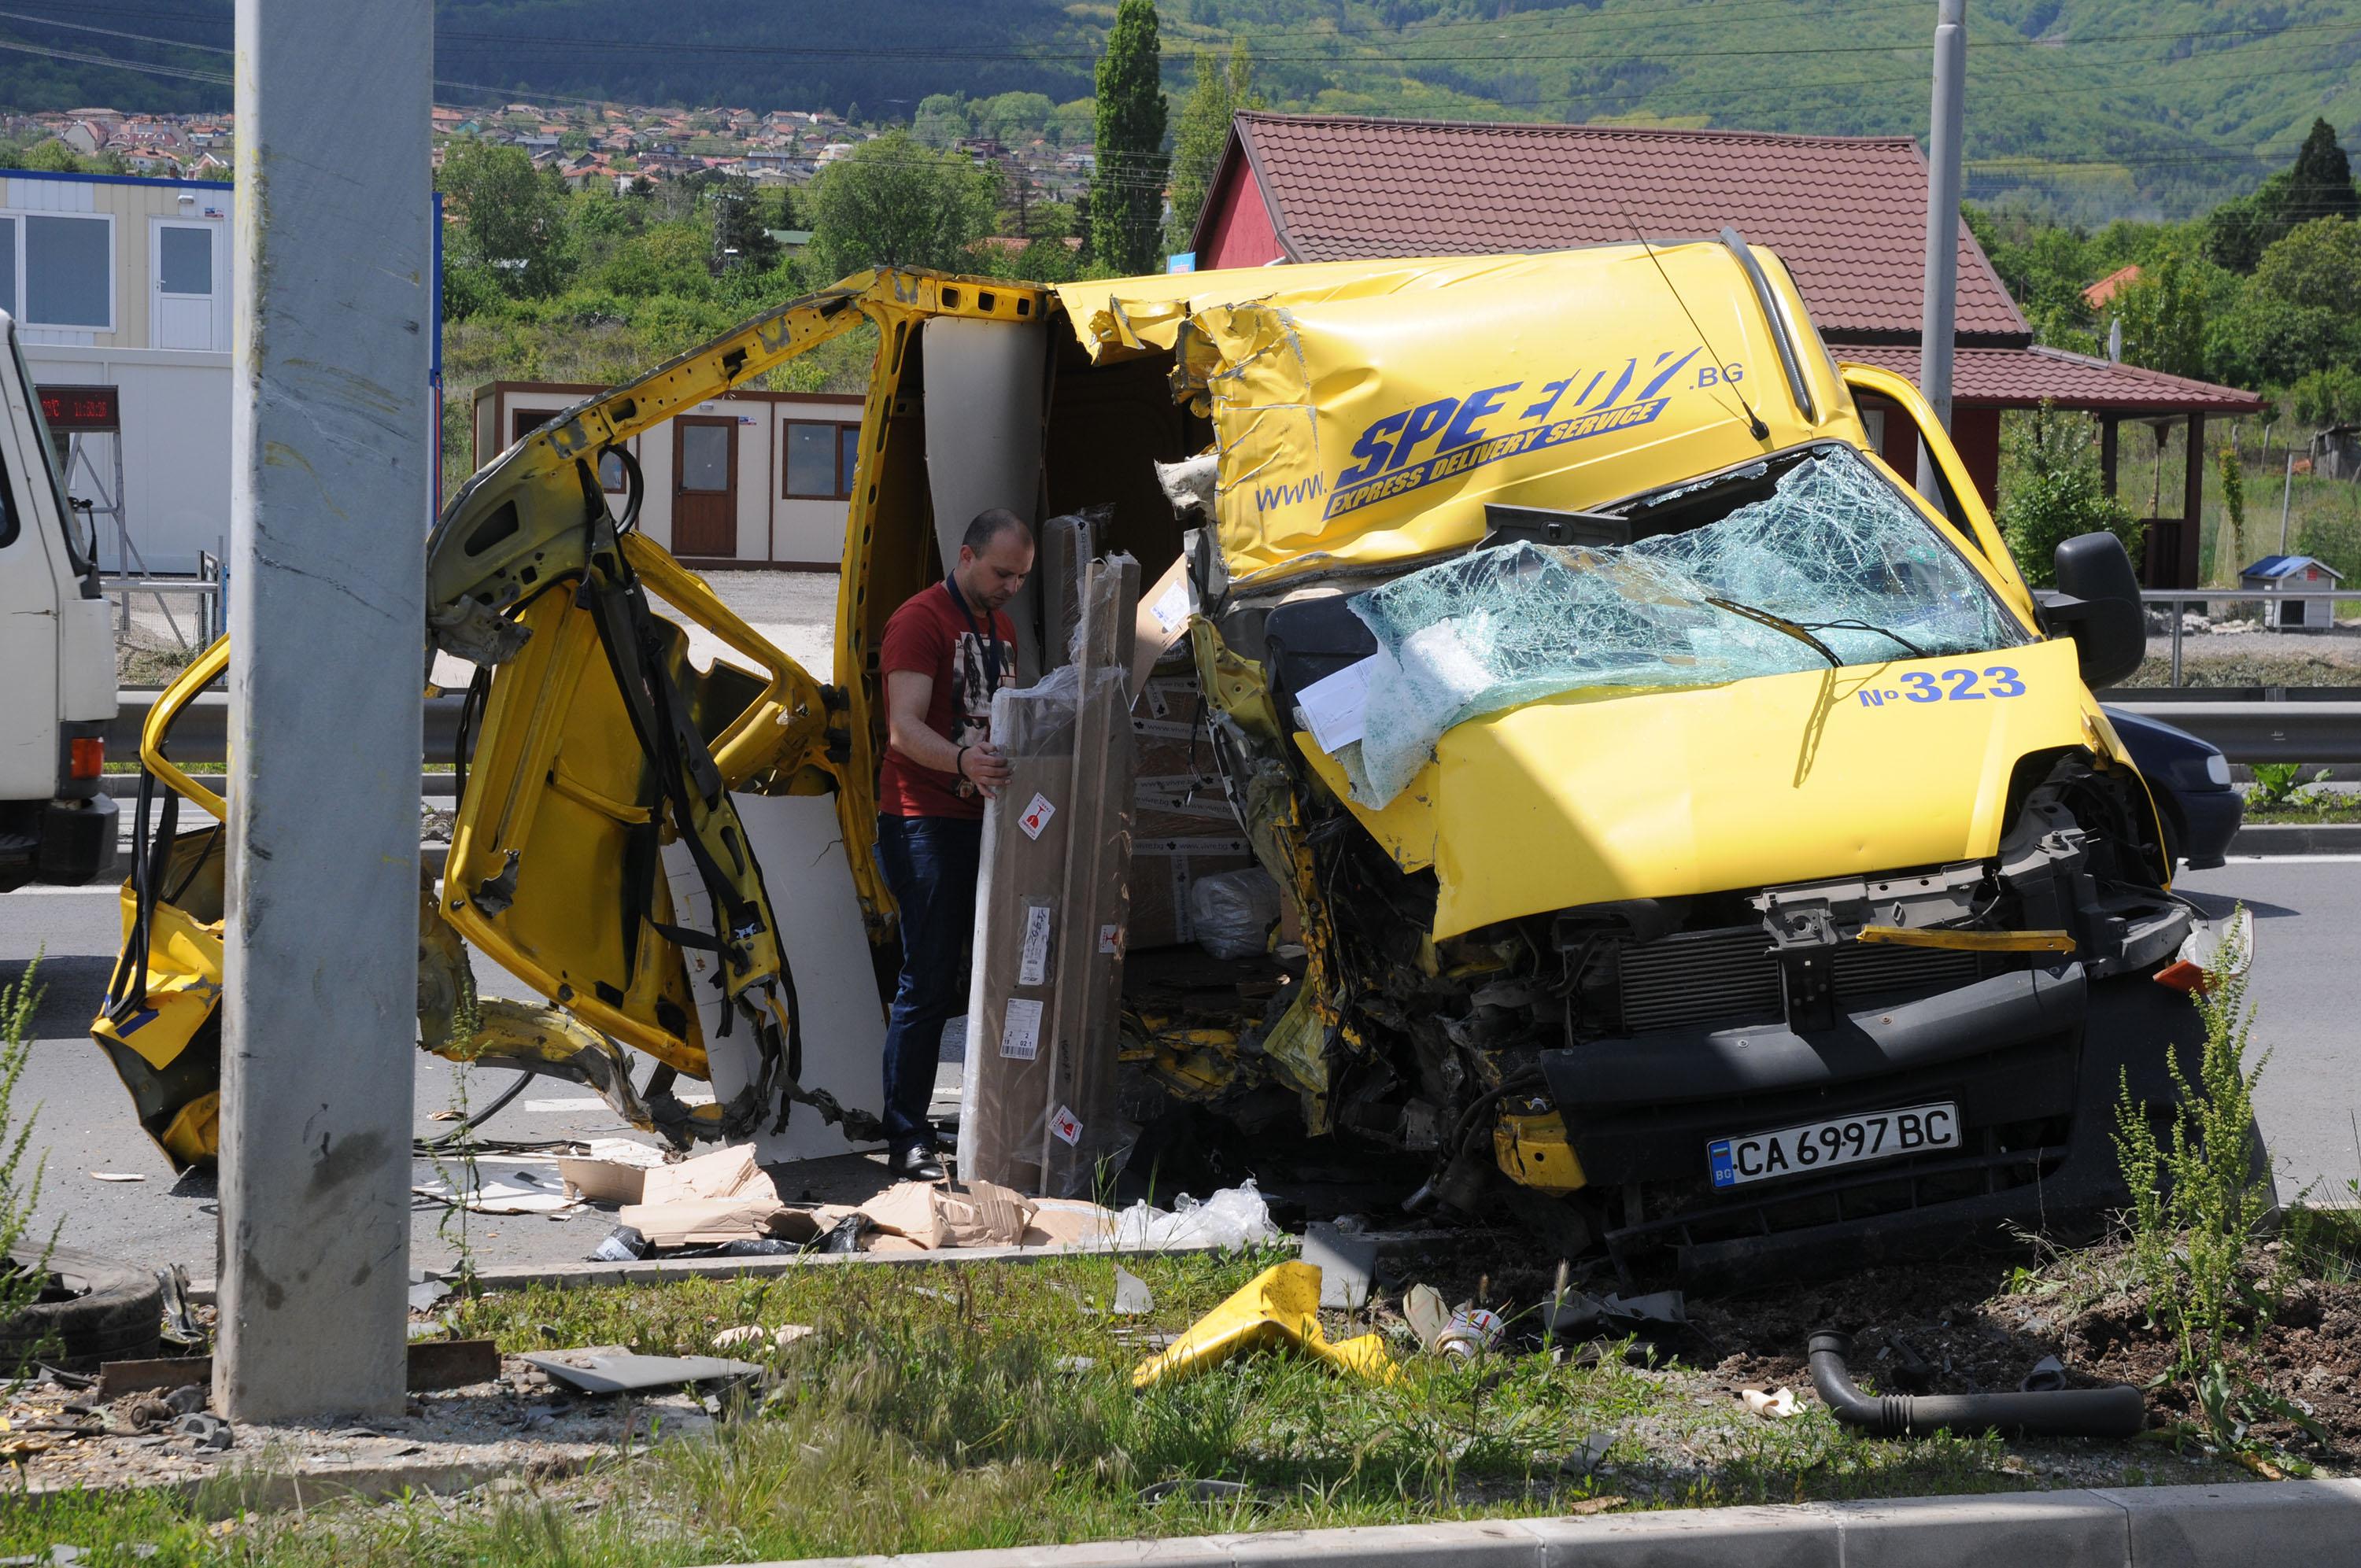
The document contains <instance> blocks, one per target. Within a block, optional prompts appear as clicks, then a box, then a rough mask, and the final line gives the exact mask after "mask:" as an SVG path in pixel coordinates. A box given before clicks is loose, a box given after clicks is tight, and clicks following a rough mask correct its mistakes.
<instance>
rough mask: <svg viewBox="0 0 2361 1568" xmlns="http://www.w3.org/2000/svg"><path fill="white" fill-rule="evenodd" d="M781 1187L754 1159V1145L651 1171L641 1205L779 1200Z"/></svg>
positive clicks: (745, 1145) (731, 1147)
mask: <svg viewBox="0 0 2361 1568" xmlns="http://www.w3.org/2000/svg"><path fill="white" fill-rule="evenodd" d="M778 1196H779V1191H778V1186H777V1184H776V1183H774V1181H772V1179H770V1177H769V1176H768V1175H767V1174H766V1173H765V1172H764V1171H763V1167H762V1164H761V1162H759V1161H758V1160H756V1159H755V1157H754V1146H753V1145H752V1144H738V1145H735V1146H730V1147H728V1148H720V1149H716V1150H714V1151H713V1152H712V1153H711V1154H706V1155H699V1156H697V1157H696V1158H695V1159H685V1160H682V1161H681V1162H680V1163H679V1164H678V1165H659V1166H655V1167H653V1168H650V1169H649V1170H648V1172H647V1177H646V1179H645V1181H644V1182H643V1184H642V1188H641V1191H640V1201H641V1202H642V1203H649V1204H654V1203H679V1202H687V1201H696V1200H698V1199H710V1198H768V1199H771V1200H773V1201H776V1200H777V1198H778Z"/></svg>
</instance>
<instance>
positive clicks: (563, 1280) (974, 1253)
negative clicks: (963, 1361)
mask: <svg viewBox="0 0 2361 1568" xmlns="http://www.w3.org/2000/svg"><path fill="white" fill-rule="evenodd" d="M1275 1245H1279V1246H1292V1245H1297V1238H1295V1237H1292V1236H1287V1237H1282V1238H1281V1239H1280V1240H1279V1242H1278V1243H1277V1244H1275ZM1224 1250H1226V1249H1224V1247H1222V1246H1221V1245H1219V1244H1206V1245H1188V1246H1164V1247H1104V1246H1091V1245H1084V1244H1080V1243H1050V1244H1049V1245H1043V1246H969V1247H957V1246H947V1247H937V1248H935V1249H934V1250H932V1251H930V1252H855V1253H828V1252H803V1253H783V1254H779V1255H775V1256H758V1257H649V1258H641V1259H638V1260H636V1261H634V1262H631V1263H572V1264H537V1263H525V1264H512V1265H510V1266H506V1267H502V1268H487V1269H483V1270H481V1271H479V1272H478V1274H477V1276H476V1288H478V1290H481V1291H483V1292H484V1293H486V1294H487V1295H489V1294H492V1293H494V1292H498V1291H502V1290H524V1289H529V1288H532V1287H533V1286H535V1285H546V1286H549V1287H551V1288H555V1289H560V1290H573V1289H581V1288H587V1287H589V1286H594V1285H655V1284H660V1283H662V1282H664V1281H665V1280H668V1279H735V1278H737V1277H739V1276H740V1275H744V1274H753V1275H761V1274H786V1273H791V1272H793V1271H794V1270H796V1269H798V1268H835V1267H851V1268H896V1267H900V1268H912V1267H915V1268H926V1267H930V1266H942V1265H945V1264H957V1263H1040V1262H1044V1261H1047V1260H1049V1259H1053V1258H1061V1257H1113V1258H1126V1257H1179V1256H1183V1255H1190V1254H1195V1253H1213V1252H1222V1251H1224ZM437 1277H438V1278H439V1277H442V1276H440V1275H438V1276H437ZM214 1286H215V1281H214V1280H211V1279H201V1280H198V1281H196V1282H195V1283H194V1284H192V1285H191V1286H190V1287H189V1293H188V1294H189V1299H190V1300H191V1301H192V1302H194V1303H195V1304H196V1305H198V1306H201V1307H202V1306H211V1305H213V1304H214Z"/></svg>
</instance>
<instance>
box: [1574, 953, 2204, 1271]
mask: <svg viewBox="0 0 2361 1568" xmlns="http://www.w3.org/2000/svg"><path fill="white" fill-rule="evenodd" d="M2201 1046H2202V1027H2201V1025H2200V1023H2199V1019H2198V1016H2197V1012H2196V1009H2195V1008H2194V1007H2192V1006H2191V1004H2190V1003H2189V1000H2188V998H2187V997H2186V996H2184V995H2182V994H2180V992H2174V991H2170V990H2168V989H2166V988H2165V987H2162V986H2159V985H2157V984H2154V983H2153V982H2151V981H2149V980H2148V979H2147V978H2146V977H2145V976H2140V975H2135V976H2125V977H2122V978H2117V979H2112V980H2106V981H2096V982H2092V981H2086V980H2085V979H2084V977H2083V974H2082V970H2081V966H2080V965H2077V964H2066V965H2062V966H2059V968H2058V969H2055V970H2028V971H2020V972H2019V973H2017V974H2014V975H2007V976H2001V977H1995V978H1994V979H1989V980H1984V981H1978V982H1976V983H1975V984H1973V985H1969V986H1963V987H1960V988H1958V989H1957V990H1954V991H1949V992H1938V993H1937V994H1936V995H1933V996H1929V997H1925V998H1920V999H1917V1000H1916V1001H1912V1002H1908V1003H1898V1004H1895V1005H1893V1006H1889V1007H1885V1008H1872V1009H1863V1010H1856V1011H1855V1012H1853V1013H1852V1014H1850V1015H1849V1016H1847V1017H1845V1018H1841V1019H1840V1020H1839V1026H1838V1027H1837V1028H1836V1029H1833V1030H1825V1031H1815V1032H1813V1033H1812V1034H1809V1035H1799V1034H1795V1033H1794V1032H1792V1031H1790V1030H1788V1029H1787V1028H1785V1026H1784V1025H1759V1026H1754V1027H1750V1028H1745V1029H1728V1030H1718V1031H1708V1030H1702V1029H1699V1030H1660V1031H1654V1032H1652V1033H1651V1034H1650V1035H1648V1036H1634V1037H1633V1038H1632V1039H1630V1040H1620V1041H1594V1042H1589V1043H1587V1044H1585V1045H1577V1046H1569V1047H1565V1048H1563V1049H1559V1050H1553V1051H1551V1052H1548V1053H1546V1054H1545V1056H1544V1058H1543V1070H1544V1073H1545V1075H1546V1077H1547V1079H1548V1082H1549V1087H1550V1091H1551V1097H1552V1099H1553V1100H1554V1101H1555V1102H1556V1104H1557V1106H1558V1110H1559V1113H1560V1114H1561V1116H1563V1118H1564V1119H1565V1124H1566V1129H1567V1132H1568V1134H1569V1135H1570V1137H1571V1140H1572V1142H1573V1144H1574V1148H1575V1153H1576V1157H1578V1158H1579V1160H1580V1161H1581V1166H1582V1169H1583V1171H1584V1173H1585V1175H1586V1176H1587V1178H1588V1179H1589V1181H1590V1183H1591V1185H1592V1187H1593V1188H1594V1189H1598V1190H1603V1191H1612V1190H1618V1189H1620V1190H1622V1191H1623V1192H1625V1193H1626V1194H1636V1195H1638V1198H1639V1204H1638V1212H1637V1213H1636V1214H1635V1213H1634V1212H1632V1208H1631V1206H1629V1205H1627V1207H1626V1210H1625V1215H1624V1220H1625V1223H1623V1224H1622V1225H1621V1226H1620V1228H1616V1229H1612V1230H1609V1233H1608V1234H1607V1241H1608V1245H1609V1248H1610V1249H1611V1250H1612V1251H1613V1252H1614V1253H1615V1254H1616V1255H1618V1257H1619V1258H1621V1257H1630V1256H1640V1255H1651V1254H1653V1255H1663V1254H1664V1253H1667V1252H1669V1253H1671V1254H1672V1255H1674V1256H1675V1260H1676V1262H1677V1265H1678V1267H1679V1270H1680V1273H1681V1275H1682V1277H1683V1278H1684V1279H1686V1280H1689V1281H1691V1282H1693V1283H1695V1284H1697V1285H1701V1286H1702V1285H1711V1284H1723V1285H1742V1284H1745V1283H1750V1282H1755V1283H1759V1282H1761V1281H1763V1280H1765V1279H1770V1278H1775V1277H1781V1276H1793V1275H1803V1274H1818V1275H1825V1274H1827V1273H1828V1271H1829V1268H1830V1265H1831V1260H1833V1259H1839V1258H1840V1259H1842V1260H1843V1261H1844V1264H1845V1266H1861V1265H1867V1264H1869V1263H1872V1262H1879V1261H1889V1260H1904V1259H1924V1258H1927V1257H1930V1256H1939V1255H1946V1254H1949V1253H1954V1252H1960V1251H1966V1250H1969V1249H1971V1248H1975V1247H1977V1246H1980V1245H1989V1244H1991V1243H1993V1242H1997V1241H2001V1240H2003V1239H2004V1238H2005V1236H2006V1235H2007V1234H2008V1233H2009V1232H2010V1231H2011V1230H2026V1231H2045V1232H2050V1233H2056V1234H2076V1233H2080V1232H2083V1231H2086V1230H2091V1229H2095V1227H2096V1226H2097V1225H2098V1224H2099V1223H2103V1216H2104V1215H2105V1213H2106V1212H2108V1211H2111V1210H2114V1209H2116V1208H2120V1207H2121V1206H2122V1205H2123V1203H2124V1202H2125V1189H2124V1186H2123V1179H2122V1175H2121V1172H2120V1171H2119V1169H2118V1168H2117V1164H2116V1159H2115V1154H2114V1144H2113V1137H2112V1135H2113V1133H2114V1127H2115V1107H2116V1105H2117V1103H2118V1102H2119V1099H2120V1097H2121V1092H2122V1089H2123V1086H2124V1085H2125V1083H2126V1081H2127V1082H2128V1084H2129V1087H2130V1090H2131V1093H2132V1096H2133V1098H2134V1099H2135V1100H2136V1101H2137V1102H2141V1103H2145V1104H2150V1105H2154V1104H2159V1103H2163V1104H2169V1103H2171V1102H2174V1100H2175V1098H2176V1096H2175V1093H2174V1091H2173V1087H2172V1080H2171V1076H2170V1073H2169V1070H2168V1066H2167V1063H2168V1061H2169V1059H2170V1058H2172V1056H2173V1055H2174V1054H2175V1053H2178V1054H2179V1056H2180V1063H2181V1066H2182V1069H2183V1070H2184V1072H2185V1073H2186V1074H2188V1075H2189V1076H2191V1078H2192V1079H2193V1077H2194V1075H2195V1072H2196V1066H2197V1055H2198V1051H2199V1049H2200V1047H2201ZM1934 1102H1948V1103H1952V1104H1956V1105H1957V1106H1958V1107H1959V1109H1960V1123H1961V1125H1962V1130H1963V1137H1962V1140H1961V1145H1960V1147H1958V1148H1956V1149H1947V1150H1943V1151H1940V1152H1935V1153H1928V1154H1924V1155H1916V1156H1912V1157H1906V1158H1904V1159H1899V1160H1892V1161H1886V1162H1883V1163H1879V1164H1873V1165H1866V1166H1858V1167H1850V1168H1847V1169H1846V1170H1845V1171H1844V1172H1843V1173H1842V1174H1841V1175H1837V1176H1830V1177H1824V1178H1817V1179H1815V1178H1812V1177H1809V1176H1804V1177H1795V1178H1787V1179H1773V1180H1769V1181H1762V1182H1754V1183H1749V1184H1747V1185H1744V1186H1740V1187H1733V1188H1727V1189H1719V1190H1717V1189H1715V1188H1714V1187H1713V1186H1712V1184H1711V1179H1710V1177H1709V1174H1708V1156H1707V1152H1706V1151H1707V1146H1708V1145H1709V1144H1710V1143H1712V1142H1713V1141H1714V1140H1716V1139H1719V1138H1726V1137H1730V1136H1733V1135H1741V1134H1746V1133H1751V1132H1755V1131H1758V1130H1761V1129H1766V1128H1773V1127H1782V1126H1792V1125H1796V1124H1804V1123H1808V1122H1817V1121H1823V1120H1829V1119H1834V1118H1838V1117H1842V1116H1846V1115H1850V1114H1852V1113H1864V1112H1878V1111H1888V1110H1894V1109H1896V1108H1900V1107H1905V1106H1911V1105H1919V1104H1927V1103H1934Z"/></svg>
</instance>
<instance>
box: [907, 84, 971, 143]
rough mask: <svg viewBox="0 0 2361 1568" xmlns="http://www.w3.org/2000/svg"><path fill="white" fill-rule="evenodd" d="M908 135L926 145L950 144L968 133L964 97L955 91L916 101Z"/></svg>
mask: <svg viewBox="0 0 2361 1568" xmlns="http://www.w3.org/2000/svg"><path fill="white" fill-rule="evenodd" d="M910 134H911V135H912V136H914V137H917V138H918V139H919V140H920V141H922V142H924V143H926V144H927V145H928V147H936V148H942V147H950V145H951V144H952V143H954V142H956V141H958V140H959V139H960V138H961V137H964V136H966V135H967V134H968V119H967V99H966V97H965V96H964V95H963V94H961V93H930V94H928V96H926V97H924V98H921V99H919V100H918V112H917V114H915V115H911V116H910Z"/></svg>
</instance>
